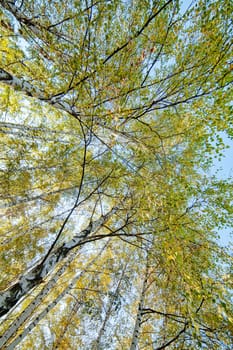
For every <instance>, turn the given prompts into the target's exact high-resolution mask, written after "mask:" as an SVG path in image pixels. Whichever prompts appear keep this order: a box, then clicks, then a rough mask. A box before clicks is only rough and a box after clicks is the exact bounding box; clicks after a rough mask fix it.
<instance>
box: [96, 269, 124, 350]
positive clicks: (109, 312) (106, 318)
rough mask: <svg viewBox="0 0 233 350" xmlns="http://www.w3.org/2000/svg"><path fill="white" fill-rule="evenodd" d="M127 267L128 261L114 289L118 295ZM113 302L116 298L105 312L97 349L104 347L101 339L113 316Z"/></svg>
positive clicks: (112, 300) (97, 340)
mask: <svg viewBox="0 0 233 350" xmlns="http://www.w3.org/2000/svg"><path fill="white" fill-rule="evenodd" d="M126 267H127V263H126V264H125V266H124V269H123V271H122V273H121V277H120V280H119V282H118V284H117V287H116V289H115V291H114V295H118V293H119V290H120V287H121V283H122V280H123V277H124V274H125V270H126ZM113 304H114V298H112V299H111V300H110V303H109V305H108V308H107V311H106V314H105V318H104V322H103V324H102V327H101V328H100V330H99V333H98V336H97V339H96V350H101V349H103V348H102V347H101V340H102V336H103V335H104V333H105V328H106V324H107V322H108V319H109V317H110V316H111V312H112V308H113Z"/></svg>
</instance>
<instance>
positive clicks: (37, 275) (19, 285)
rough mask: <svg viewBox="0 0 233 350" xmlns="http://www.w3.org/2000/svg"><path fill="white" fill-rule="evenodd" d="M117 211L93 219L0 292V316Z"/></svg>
mask: <svg viewBox="0 0 233 350" xmlns="http://www.w3.org/2000/svg"><path fill="white" fill-rule="evenodd" d="M115 211H116V208H112V209H111V210H110V211H109V212H108V213H107V214H105V215H102V216H101V217H100V218H99V219H98V220H96V221H93V222H92V221H91V222H90V223H89V225H88V226H87V227H86V229H84V230H82V231H81V232H80V233H79V234H78V235H76V236H75V237H74V238H73V239H71V240H70V241H68V242H67V243H64V244H63V245H62V246H60V247H59V248H57V249H56V250H54V252H51V254H50V255H49V256H48V257H47V258H46V259H45V260H44V261H42V263H38V264H37V265H36V266H35V267H33V268H32V269H31V270H30V271H28V272H26V273H25V274H24V275H22V276H21V277H20V278H19V281H18V282H16V283H14V284H13V285H12V286H10V287H9V288H7V289H6V290H5V291H3V292H2V293H1V294H0V316H3V315H5V314H6V313H7V312H9V311H10V310H11V308H12V307H14V306H15V305H16V304H17V302H18V301H19V300H20V299H21V298H22V297H23V296H24V295H26V294H27V293H28V292H29V291H31V290H32V289H33V288H34V287H35V286H38V285H39V284H40V283H41V282H42V281H43V278H45V277H46V276H47V275H48V274H49V272H51V271H52V270H53V269H54V267H55V266H56V265H57V263H58V262H59V261H61V260H63V259H64V258H65V257H66V256H67V255H68V254H69V253H70V252H71V250H72V249H73V248H75V247H77V246H78V245H79V244H80V243H81V242H82V241H83V239H85V238H86V237H87V236H89V235H90V234H91V233H94V232H96V231H97V230H99V229H100V228H101V227H102V226H103V224H104V223H105V222H106V221H107V220H108V219H109V218H110V217H111V216H112V215H113V214H114V212H115Z"/></svg>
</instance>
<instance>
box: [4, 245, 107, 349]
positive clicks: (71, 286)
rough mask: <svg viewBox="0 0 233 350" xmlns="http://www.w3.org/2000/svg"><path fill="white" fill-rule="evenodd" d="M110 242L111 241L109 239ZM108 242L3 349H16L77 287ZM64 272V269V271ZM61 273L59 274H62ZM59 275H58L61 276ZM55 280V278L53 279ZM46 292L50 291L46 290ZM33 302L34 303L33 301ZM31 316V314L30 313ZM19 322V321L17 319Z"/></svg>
mask: <svg viewBox="0 0 233 350" xmlns="http://www.w3.org/2000/svg"><path fill="white" fill-rule="evenodd" d="M108 242H109V241H108ZM108 242H107V243H106V244H105V245H104V246H103V247H102V248H101V251H100V253H99V254H98V255H96V256H95V258H94V259H92V261H91V262H90V263H89V264H88V265H87V266H86V268H85V269H84V270H83V271H82V272H80V273H79V274H78V275H77V276H76V277H74V278H73V280H72V281H71V282H70V284H69V285H68V286H67V287H66V288H65V289H64V291H63V292H62V293H61V294H59V295H58V297H57V298H56V299H55V300H54V301H53V302H52V303H50V304H49V305H48V306H47V307H46V308H45V309H44V310H43V311H42V312H41V313H40V314H39V315H38V316H37V317H36V318H35V319H34V320H33V321H32V322H31V323H30V324H29V325H28V326H27V327H26V328H25V330H24V331H23V333H21V334H20V335H18V336H17V337H16V338H15V339H14V340H13V341H12V342H11V343H10V344H8V345H5V346H3V347H1V349H2V350H14V349H15V347H16V346H17V345H18V344H19V343H20V342H21V341H22V340H23V339H24V338H25V337H26V336H27V335H28V333H29V332H30V331H31V330H32V329H33V328H34V327H35V326H36V325H37V324H38V322H39V321H40V320H42V319H43V318H44V317H45V316H46V315H47V313H48V312H49V311H50V310H52V309H53V308H54V306H56V305H57V303H58V302H59V301H60V300H61V299H62V298H63V297H64V296H65V295H66V294H67V293H68V292H69V291H70V290H71V289H72V288H74V287H75V284H76V283H77V281H78V280H79V278H80V277H82V276H83V275H84V273H85V272H86V270H88V269H89V268H90V266H91V265H92V264H94V263H95V261H96V260H97V259H98V258H99V256H100V255H101V254H102V253H103V251H104V250H105V248H106V246H107V244H108ZM63 272H64V271H63ZM60 275H61V274H59V276H60ZM59 276H57V277H59ZM52 281H53V280H52ZM45 292H46V294H47V293H48V292H49V291H47V290H46V291H45ZM41 299H42V298H40V300H39V299H38V302H39V301H41ZM32 304H33V303H32ZM29 316H30V315H29ZM15 322H17V321H15ZM14 328H15V329H14V331H15V332H16V331H17V329H18V328H17V327H14ZM4 344H6V341H5V342H4Z"/></svg>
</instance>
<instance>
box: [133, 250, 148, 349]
mask: <svg viewBox="0 0 233 350" xmlns="http://www.w3.org/2000/svg"><path fill="white" fill-rule="evenodd" d="M146 259H147V262H146V269H145V277H144V280H143V285H142V290H141V295H140V300H139V304H138V311H137V316H136V321H135V326H134V331H133V337H132V342H131V346H130V350H137V349H138V340H139V332H140V327H141V323H142V315H143V308H144V301H145V294H146V290H147V280H148V270H149V264H148V252H147V258H146Z"/></svg>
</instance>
